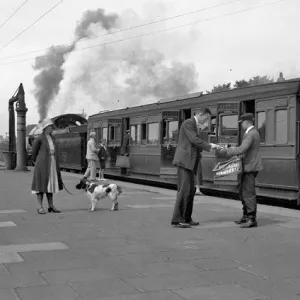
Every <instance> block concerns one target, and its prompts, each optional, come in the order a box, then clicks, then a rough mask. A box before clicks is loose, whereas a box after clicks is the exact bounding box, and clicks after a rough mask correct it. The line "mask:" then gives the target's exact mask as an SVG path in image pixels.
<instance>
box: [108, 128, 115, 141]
mask: <svg viewBox="0 0 300 300" xmlns="http://www.w3.org/2000/svg"><path fill="white" fill-rule="evenodd" d="M108 128H109V140H114V139H115V126H109V127H108Z"/></svg>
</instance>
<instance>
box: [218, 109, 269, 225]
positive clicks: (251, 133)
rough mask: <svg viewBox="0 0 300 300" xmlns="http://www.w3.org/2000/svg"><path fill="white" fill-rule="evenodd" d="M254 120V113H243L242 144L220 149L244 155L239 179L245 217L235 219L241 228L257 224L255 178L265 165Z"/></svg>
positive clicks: (228, 153) (231, 154)
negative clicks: (262, 160) (243, 132)
mask: <svg viewBox="0 0 300 300" xmlns="http://www.w3.org/2000/svg"><path fill="white" fill-rule="evenodd" d="M253 120H254V115H253V114H251V113H246V114H243V115H242V116H241V119H240V121H239V122H240V123H242V127H243V129H244V130H245V134H244V137H243V141H242V144H241V145H240V146H239V147H232V148H222V149H221V150H220V152H221V153H227V155H229V156H235V155H242V162H243V172H242V174H241V176H240V180H239V181H240V186H239V195H240V199H241V201H242V204H243V217H242V218H241V219H240V220H238V221H235V223H236V224H238V225H241V226H240V227H241V228H250V227H256V226H257V221H256V210H257V201H256V191H255V178H256V176H257V174H258V172H259V171H261V170H262V168H263V167H262V162H261V157H260V155H259V148H260V136H259V133H258V131H257V130H256V129H255V127H254V125H253V124H254V122H253Z"/></svg>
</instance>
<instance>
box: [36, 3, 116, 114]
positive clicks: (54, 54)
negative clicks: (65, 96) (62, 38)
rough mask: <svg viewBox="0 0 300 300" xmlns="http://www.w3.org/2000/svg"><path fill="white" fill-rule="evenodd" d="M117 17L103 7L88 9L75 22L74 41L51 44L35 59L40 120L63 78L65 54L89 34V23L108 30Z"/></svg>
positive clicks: (46, 111) (47, 109)
mask: <svg viewBox="0 0 300 300" xmlns="http://www.w3.org/2000/svg"><path fill="white" fill-rule="evenodd" d="M117 18H118V15H117V14H106V13H105V11H104V10H103V9H97V10H96V11H90V10H88V11H86V12H85V13H84V14H83V17H82V19H81V20H80V22H78V24H77V27H76V29H75V37H74V42H73V43H72V44H71V45H69V46H65V45H61V46H52V47H51V48H50V49H49V50H48V51H47V52H46V54H45V55H43V56H39V57H37V58H36V59H35V62H34V65H33V68H34V70H35V71H37V72H38V74H37V75H36V76H35V77H34V84H35V89H34V91H33V92H34V96H35V99H36V101H37V104H38V113H39V116H40V119H41V120H42V119H45V118H46V117H47V115H48V111H49V108H50V106H51V104H52V101H53V100H54V99H55V97H56V96H57V94H58V93H59V90H60V82H61V81H62V80H63V78H64V69H63V68H62V66H63V65H64V63H65V61H66V59H67V54H68V53H70V52H71V51H73V50H74V48H75V46H76V43H77V42H78V41H79V40H81V39H83V38H86V37H89V36H91V33H89V27H90V26H91V24H98V25H100V26H102V27H103V28H104V29H105V30H110V29H111V28H113V27H114V25H115V22H116V20H117Z"/></svg>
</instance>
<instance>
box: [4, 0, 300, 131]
mask: <svg viewBox="0 0 300 300" xmlns="http://www.w3.org/2000/svg"><path fill="white" fill-rule="evenodd" d="M24 1H25V0H9V1H8V0H2V1H1V2H0V26H1V24H2V23H3V22H4V21H5V20H6V19H7V18H8V17H9V16H10V15H11V14H12V13H13V12H14V11H15V10H16V9H17V8H18V7H19V6H20V5H21V4H22V3H23V2H24ZM273 1H274V0H273ZM273 1H272V0H239V1H235V2H234V3H229V4H226V5H225V3H228V2H231V1H230V0H184V1H183V0H165V1H163V0H161V1H145V0H127V1H122V0H114V1H105V0H102V1H99V0H85V1H71V0H64V1H63V2H62V3H60V4H59V5H58V6H57V7H56V8H55V9H53V10H52V11H51V12H50V13H49V14H47V15H46V16H45V17H43V18H42V19H41V20H40V21H38V22H37V23H36V24H35V25H34V26H32V27H31V28H30V29H28V30H27V31H26V32H25V33H24V34H22V35H21V36H19V37H18V38H16V39H15V40H14V41H12V42H11V43H10V44H9V45H8V46H6V47H4V48H3V49H2V50H0V79H1V81H0V88H1V92H0V101H1V106H0V135H5V133H6V132H8V100H9V99H10V98H11V96H12V95H13V94H14V92H15V90H16V89H17V88H18V86H19V84H20V83H23V86H24V89H25V101H26V105H27V108H28V112H27V120H26V123H27V124H35V123H37V122H38V121H39V120H40V118H41V116H44V115H45V114H46V116H47V117H54V116H56V115H59V114H62V113H81V112H82V110H83V109H84V110H85V112H86V113H87V114H88V115H91V114H95V113H97V112H99V111H101V110H104V109H116V108H122V107H127V106H131V105H139V104H143V103H149V102H153V101H157V100H159V99H160V98H163V97H167V96H174V94H176V95H177V94H186V93H187V92H197V91H206V90H208V89H211V88H212V87H213V86H214V85H217V84H222V83H227V82H232V83H234V81H235V80H239V79H249V78H250V77H252V76H256V75H268V76H270V77H273V78H274V79H275V80H276V79H277V78H278V75H279V72H283V75H284V77H285V78H286V79H290V78H295V77H300V57H299V46H300V40H299V38H298V36H299V33H298V28H300V18H299V16H298V12H299V11H300V1H299V0H282V1H279V2H278V3H274V4H272V5H265V6H263V7H260V8H257V9H253V8H254V7H255V6H259V5H263V4H267V3H270V2H273ZM58 2H59V0H44V1H39V0H29V1H28V2H27V3H26V4H25V5H24V6H23V7H22V8H21V9H20V10H19V11H18V12H17V13H16V14H15V15H14V16H13V17H12V18H11V19H10V20H9V21H8V22H7V23H6V24H5V25H4V26H2V27H0V49H1V48H2V47H3V46H4V45H5V44H6V43H7V42H9V41H10V40H11V39H12V38H14V37H15V36H17V35H18V34H19V33H20V32H21V31H22V30H24V29H25V28H27V27H28V26H29V25H30V24H32V23H33V22H34V21H35V20H36V19H38V18H39V17H40V16H42V15H43V14H44V13H45V12H46V11H48V10H49V9H50V8H51V7H53V6H54V5H55V4H56V3H58ZM222 3H223V4H224V5H223V6H219V7H215V8H209V7H212V6H214V5H218V4H222ZM204 8H208V9H206V10H202V11H200V10H201V9H204ZM97 9H103V10H104V11H105V13H111V14H115V16H117V21H116V23H115V24H113V26H112V27H113V28H110V29H109V30H111V31H110V32H115V31H116V30H120V29H124V28H128V27H134V26H137V25H140V24H145V23H148V22H153V21H158V20H160V19H164V18H169V17H172V16H176V15H179V14H184V13H188V12H192V11H197V12H194V13H191V14H189V15H186V16H182V17H178V18H174V19H171V20H167V21H163V22H157V23H155V24H152V25H148V26H143V27H139V28H135V29H131V30H127V31H123V32H120V33H114V34H109V35H107V33H108V32H109V31H108V29H105V28H104V27H103V26H101V24H98V23H96V24H92V25H91V26H90V27H89V28H86V30H87V32H88V33H87V34H86V36H81V37H80V38H78V36H77V35H76V33H75V28H76V26H77V25H78V24H79V23H78V22H79V21H80V20H82V17H83V14H84V12H85V11H87V10H90V11H95V10H97ZM245 9H246V11H244V12H240V13H236V14H232V13H234V12H237V11H240V10H245ZM226 14H229V15H227V16H224V15H226ZM188 23H195V24H193V25H191V26H183V27H181V28H177V29H173V30H167V29H169V28H172V27H178V26H182V25H185V24H188ZM162 30H166V31H164V32H159V31H162ZM155 32H156V33H155ZM149 33H154V34H151V35H147V36H144V37H137V38H135V37H136V36H139V35H144V34H149ZM105 34H106V35H105ZM91 37H92V38H91ZM124 39H125V41H124ZM126 39H127V40H126ZM120 40H123V41H120ZM108 42H109V43H111V44H107V45H105V46H104V45H103V43H108ZM112 42H113V43H112ZM70 43H73V46H74V49H75V50H79V51H74V52H70V53H66V55H65V56H63V61H62V62H63V63H62V64H61V65H59V66H60V69H59V71H60V72H61V73H60V74H59V76H61V75H63V76H62V78H59V76H58V75H55V76H54V77H52V80H53V79H54V80H56V83H57V90H56V92H55V93H54V94H53V97H52V98H51V97H50V98H51V99H50V98H49V97H48V98H49V99H50V100H49V99H48V98H47V95H44V94H45V93H46V92H47V91H48V90H47V89H49V88H50V89H51V88H52V87H51V85H50V83H49V81H47V78H48V77H43V78H42V79H43V80H42V81H39V84H40V85H39V89H40V92H42V94H43V93H44V94H43V95H44V96H45V97H46V98H47V99H48V100H47V101H48V104H47V105H48V106H47V107H48V108H47V110H46V112H45V113H44V114H41V110H40V108H39V106H38V100H39V101H40V98H41V97H40V96H37V93H36V91H37V90H36V89H37V84H36V80H35V78H36V76H37V75H39V72H41V71H43V70H45V68H46V67H44V69H37V68H34V65H35V63H36V56H39V55H45V53H46V51H40V52H35V53H31V54H26V55H24V54H23V53H27V52H32V51H35V50H40V49H45V48H49V47H51V46H53V45H60V44H70ZM99 44H100V46H99ZM101 44H102V45H101ZM96 45H98V46H96ZM94 46H95V47H94ZM85 47H88V48H87V49H85V50H80V49H81V48H85ZM19 54H23V55H19ZM48 57H49V56H46V58H48ZM51 64H52V61H50V60H49V61H47V64H46V66H47V68H51ZM54 64H55V63H54ZM56 71H57V70H56ZM55 74H56V73H55ZM40 79H41V77H40ZM39 95H41V93H40V94H39ZM39 97H40V98H39ZM45 101H46V100H45Z"/></svg>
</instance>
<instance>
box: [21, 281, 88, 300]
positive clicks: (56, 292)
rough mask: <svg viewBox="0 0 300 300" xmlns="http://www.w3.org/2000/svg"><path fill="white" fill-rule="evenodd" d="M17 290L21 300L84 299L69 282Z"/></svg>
mask: <svg viewBox="0 0 300 300" xmlns="http://www.w3.org/2000/svg"><path fill="white" fill-rule="evenodd" d="M15 291H16V293H17V295H18V297H19V298H20V299H21V300H59V299H61V300H83V299H82V297H81V296H80V295H79V294H78V293H77V292H76V291H74V290H73V289H72V288H71V287H70V286H68V285H67V284H56V285H48V286H33V287H24V288H16V289H15Z"/></svg>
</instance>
